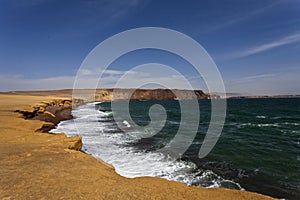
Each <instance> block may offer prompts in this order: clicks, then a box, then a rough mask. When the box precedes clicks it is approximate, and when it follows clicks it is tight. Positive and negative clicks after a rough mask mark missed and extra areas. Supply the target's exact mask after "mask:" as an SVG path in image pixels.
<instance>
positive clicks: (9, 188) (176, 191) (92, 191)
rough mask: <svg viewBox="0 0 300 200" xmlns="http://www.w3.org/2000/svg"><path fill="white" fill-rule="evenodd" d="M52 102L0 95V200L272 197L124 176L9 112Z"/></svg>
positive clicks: (36, 123) (34, 97) (30, 97)
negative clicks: (70, 148)
mask: <svg viewBox="0 0 300 200" xmlns="http://www.w3.org/2000/svg"><path fill="white" fill-rule="evenodd" d="M57 96H58V95H57ZM60 96H61V95H60ZM53 98H54V97H46V96H25V95H8V94H0V199H193V200H194V199H205V200H206V199H213V200H215V199H228V200H229V199H230V200H232V199H259V200H262V199H272V198H270V197H267V196H263V195H260V194H257V193H251V192H245V191H237V190H229V189H205V188H199V187H188V186H186V185H185V184H183V183H178V182H174V181H167V180H165V179H160V178H153V177H142V178H135V179H129V178H124V177H122V176H120V175H118V174H116V173H115V171H114V169H113V168H112V167H110V166H109V165H107V164H105V163H103V162H101V161H100V160H98V159H96V158H93V157H92V156H89V155H86V154H84V153H82V152H80V151H75V150H69V149H68V148H67V144H66V136H65V135H63V134H60V135H51V134H47V133H38V132H35V130H37V129H39V128H40V127H41V126H42V124H43V122H41V121H37V120H24V119H23V118H22V117H20V116H19V115H20V114H18V113H16V112H13V111H14V110H17V109H27V108H28V107H29V106H30V105H34V104H38V103H40V102H42V101H49V100H52V99H53Z"/></svg>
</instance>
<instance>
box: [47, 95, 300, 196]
mask: <svg viewBox="0 0 300 200" xmlns="http://www.w3.org/2000/svg"><path fill="white" fill-rule="evenodd" d="M198 103H199V106H200V113H201V114H200V122H199V128H198V132H197V135H196V137H195V138H194V140H193V143H192V145H190V146H189V148H188V150H187V151H186V152H185V153H184V154H183V155H182V156H181V158H179V159H178V158H173V157H172V156H170V155H165V154H162V153H159V152H158V151H157V150H158V149H160V148H162V147H164V146H165V145H167V144H168V143H169V142H170V141H171V140H172V138H174V136H175V134H176V132H177V130H178V128H179V125H180V123H181V110H180V105H179V101H175V100H174V101H131V102H130V104H129V110H130V115H131V117H132V120H133V121H134V122H135V123H136V124H138V125H139V126H140V127H143V126H145V127H147V124H149V123H150V117H149V109H150V107H151V106H152V105H155V104H160V105H161V106H163V107H164V108H165V110H166V111H167V121H166V123H165V125H164V127H163V128H162V129H161V130H160V131H159V132H158V133H157V134H155V135H154V136H152V137H148V138H136V137H133V136H132V134H129V133H133V132H134V133H135V134H138V131H141V130H142V131H148V132H149V131H150V132H151V131H152V130H151V129H149V128H147V129H145V130H143V129H135V128H134V126H132V125H131V124H130V123H129V122H128V121H126V120H122V119H120V116H114V115H115V114H116V113H114V112H112V111H111V103H110V102H95V103H89V104H85V105H82V106H80V107H78V108H77V109H75V110H73V115H74V117H75V118H76V119H75V120H69V121H64V122H62V123H60V124H59V126H58V128H57V129H55V130H52V132H65V133H66V134H67V135H82V137H83V143H84V145H83V151H85V152H86V153H88V154H91V155H93V156H95V157H97V158H100V159H102V160H103V161H105V162H107V163H110V164H112V165H113V166H114V167H115V169H116V172H117V173H119V174H121V175H123V176H126V177H139V176H155V177H162V178H166V179H169V180H175V181H180V182H184V183H186V184H188V185H194V186H202V187H226V188H233V189H238V190H247V191H254V192H258V193H262V194H266V195H269V196H272V197H277V198H284V199H300V98H264V99H228V100H227V115H226V121H225V125H224V128H223V131H222V134H221V137H220V138H219V140H218V142H217V144H216V145H215V147H214V148H213V150H212V151H211V152H210V154H209V155H208V156H206V157H205V158H203V159H200V158H198V153H199V149H200V147H201V145H202V141H203V139H204V137H205V134H206V131H207V129H208V125H209V123H210V116H211V102H210V100H199V101H198ZM117 118H118V120H116V119H117ZM122 126H123V128H122ZM120 127H121V128H120ZM186 131H187V132H188V130H186Z"/></svg>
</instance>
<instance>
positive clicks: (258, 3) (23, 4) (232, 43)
mask: <svg viewBox="0 0 300 200" xmlns="http://www.w3.org/2000/svg"><path fill="white" fill-rule="evenodd" d="M138 27H164V28H170V29H174V30H176V31H180V32H182V33H184V34H186V35H188V36H190V37H192V38H193V39H195V40H196V41H198V42H199V43H200V44H201V45H202V46H203V47H204V48H205V49H206V51H207V52H208V53H209V54H210V56H211V57H212V58H213V59H214V61H215V63H216V64H217V66H218V68H219V71H220V72H221V75H222V77H223V80H224V83H225V87H226V90H227V92H238V93H247V94H300V87H299V85H300V66H299V63H300V56H299V53H300V1H298V0H281V1H280V0H279V1H276V0H236V1H233V0H211V1H201V0H195V1H193V0H187V1H175V0H164V1H160V0H152V1H151V0H148V1H146V0H140V1H138V0H122V1H118V0H105V1H93V0H87V1H78V0H72V1H71V0H69V1H68V0H65V1H59V0H57V1H56V0H0V78H1V79H0V91H10V90H38V89H63V88H72V87H73V81H74V77H75V76H76V72H77V70H78V69H79V67H80V65H81V63H82V61H83V60H84V58H85V57H86V56H87V54H88V53H89V52H90V51H91V50H92V49H93V48H94V47H95V46H96V45H98V44H99V43H100V42H102V41H103V40H105V39H107V38H108V37H110V36H112V35H114V34H117V33H119V32H122V31H125V30H128V29H132V28H138ZM148 62H157V63H163V64H167V65H169V66H172V67H174V68H175V69H176V70H178V71H180V73H182V74H184V75H185V76H187V77H188V78H189V79H190V80H191V81H195V79H196V81H198V82H201V80H198V78H199V77H198V76H196V77H195V76H194V71H193V70H191V67H190V66H189V65H188V64H187V63H185V62H184V61H182V60H180V59H178V58H176V57H175V56H173V55H171V54H168V53H166V52H159V51H154V50H153V51H151V50H148V51H147V50H145V51H142V52H133V53H130V54H128V55H127V57H126V56H123V57H121V58H120V59H118V60H117V61H116V62H115V63H113V65H112V66H111V71H110V72H111V73H110V77H112V78H114V79H117V78H118V76H119V75H120V74H121V73H119V72H124V71H126V70H128V69H130V68H131V67H133V66H136V65H138V64H143V63H148ZM103 86H104V87H110V86H111V85H109V84H108V83H107V84H106V85H105V84H104V85H103ZM174 87H176V85H175V86H174ZM203 89H205V88H203Z"/></svg>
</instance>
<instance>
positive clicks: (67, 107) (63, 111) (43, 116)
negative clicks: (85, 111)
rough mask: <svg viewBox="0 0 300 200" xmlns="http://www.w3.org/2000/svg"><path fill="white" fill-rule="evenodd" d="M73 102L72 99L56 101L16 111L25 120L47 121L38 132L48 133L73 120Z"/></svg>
mask: <svg viewBox="0 0 300 200" xmlns="http://www.w3.org/2000/svg"><path fill="white" fill-rule="evenodd" d="M71 111H72V101H71V99H55V100H53V101H49V102H45V101H44V102H41V103H39V104H37V105H34V106H32V107H30V108H28V109H26V110H24V109H22V110H16V111H15V112H19V113H21V114H22V116H23V117H24V118H25V119H34V120H41V121H45V123H44V124H43V126H42V127H41V128H40V129H38V130H37V131H41V132H48V131H49V130H51V129H53V128H55V126H56V125H57V124H58V123H59V122H61V121H63V120H69V119H72V118H73V116H72V115H71Z"/></svg>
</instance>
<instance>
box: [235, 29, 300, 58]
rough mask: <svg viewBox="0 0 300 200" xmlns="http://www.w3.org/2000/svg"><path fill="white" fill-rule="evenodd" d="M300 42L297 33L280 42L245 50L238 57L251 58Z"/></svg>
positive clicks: (299, 36)
mask: <svg viewBox="0 0 300 200" xmlns="http://www.w3.org/2000/svg"><path fill="white" fill-rule="evenodd" d="M299 41H300V33H296V34H294V35H289V36H285V37H283V38H280V39H279V40H276V41H273V42H270V43H266V44H261V45H258V46H255V47H252V48H250V49H247V50H244V51H242V52H240V53H238V54H237V55H236V57H245V56H251V55H254V54H258V53H261V52H264V51H268V50H271V49H273V48H276V47H280V46H283V45H287V44H291V43H295V42H299Z"/></svg>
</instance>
